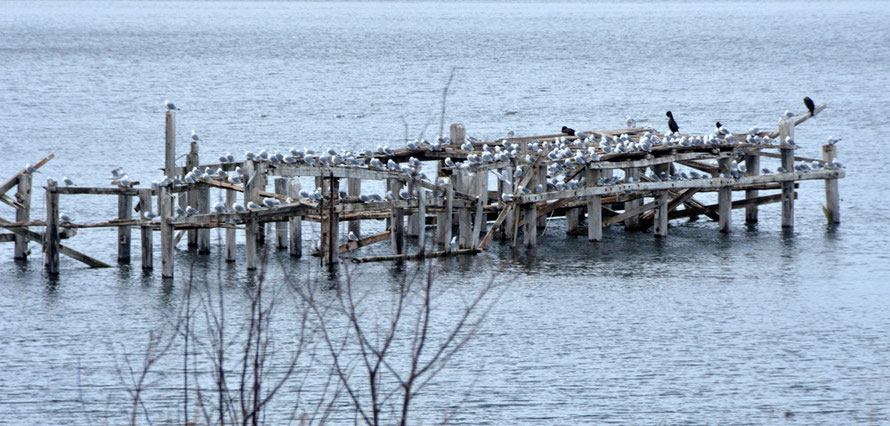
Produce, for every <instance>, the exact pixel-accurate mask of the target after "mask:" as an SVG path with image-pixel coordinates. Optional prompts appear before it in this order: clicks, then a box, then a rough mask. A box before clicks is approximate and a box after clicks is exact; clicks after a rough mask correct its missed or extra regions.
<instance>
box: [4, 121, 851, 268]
mask: <svg viewBox="0 0 890 426" xmlns="http://www.w3.org/2000/svg"><path fill="white" fill-rule="evenodd" d="M825 107H826V106H825V104H822V105H819V106H818V107H817V108H816V110H815V112H816V113H817V114H818V113H819V112H821V111H822V110H823V109H824V108H825ZM809 118H810V115H809V114H805V115H800V116H796V117H783V118H782V119H780V120H779V124H778V128H777V129H775V130H773V131H760V130H758V129H756V128H755V129H751V130H749V132H748V133H741V134H714V135H680V134H661V133H657V132H655V131H654V130H653V129H649V128H626V129H615V130H604V131H589V132H578V133H575V134H553V135H544V136H533V137H510V138H505V139H498V140H495V141H489V142H484V141H477V140H471V139H468V138H467V136H466V129H465V128H464V126H463V125H461V124H452V125H451V126H450V135H449V137H448V138H438V139H437V140H435V141H432V142H426V141H418V142H413V143H409V144H408V147H405V148H398V149H390V148H380V149H378V150H377V151H374V152H371V151H365V152H361V153H349V152H342V151H341V152H337V151H334V150H328V151H322V152H320V153H314V152H313V151H311V150H304V151H295V150H292V151H291V154H290V155H287V156H284V155H281V154H275V155H269V154H266V153H265V152H261V153H260V154H259V155H254V154H248V158H247V159H245V160H243V161H239V162H235V161H234V159H233V158H232V157H231V156H222V157H220V158H219V161H216V162H205V163H201V162H200V161H199V142H198V141H197V140H196V141H192V142H191V145H190V147H189V148H190V149H189V152H188V153H187V155H186V156H185V157H186V158H185V162H184V164H182V165H177V164H176V158H177V156H176V153H177V150H176V111H175V110H168V111H167V112H166V117H165V120H166V137H165V164H164V167H163V172H164V175H165V178H164V179H163V180H161V181H159V182H154V183H152V184H151V185H150V186H148V185H145V186H141V187H140V186H139V183H138V182H129V181H123V180H121V181H114V182H112V185H114V186H111V187H80V186H65V185H59V184H58V183H56V182H54V181H50V182H48V184H47V186H46V187H44V190H45V201H46V218H45V220H43V221H40V220H32V218H31V216H30V206H31V191H32V176H33V172H34V171H36V169H38V168H40V167H42V166H44V165H45V164H46V163H47V162H48V161H50V160H51V159H52V158H53V156H52V155H50V156H48V157H46V158H44V159H42V160H41V161H39V162H38V163H36V164H35V165H34V166H29V167H27V168H25V169H23V170H22V171H20V172H19V173H16V174H15V175H14V176H12V177H11V178H9V179H7V180H6V181H5V182H3V183H2V185H0V202H2V203H4V204H7V205H8V206H11V207H13V208H14V209H15V212H16V213H15V220H6V219H2V218H0V227H2V228H5V229H7V230H9V231H10V232H11V233H6V234H0V242H12V243H14V244H15V250H14V257H15V258H16V259H26V258H27V256H28V253H29V249H28V243H29V241H30V242H35V243H37V244H39V245H41V246H42V247H43V253H44V263H45V266H46V269H47V271H48V272H49V273H50V274H58V273H59V256H60V255H66V256H69V257H71V258H73V259H75V260H78V261H80V262H82V263H85V264H86V265H88V266H90V267H108V266H110V265H108V264H106V263H105V262H102V261H100V260H98V259H94V258H92V257H90V256H88V255H86V254H84V253H81V252H79V251H77V250H74V249H71V248H69V247H67V246H65V245H63V244H62V243H61V240H63V239H67V238H73V237H74V236H75V235H76V233H77V230H78V229H81V228H100V227H116V228H117V229H118V241H117V247H118V261H119V262H121V263H126V262H129V261H130V255H131V251H132V248H131V242H132V231H133V228H138V229H139V230H140V232H139V236H140V240H141V262H142V267H143V268H144V269H152V268H154V265H155V262H154V259H153V252H154V234H155V232H160V234H161V236H160V253H161V271H162V272H161V274H162V276H163V277H165V278H171V277H173V271H174V268H173V253H174V248H175V246H176V245H177V244H178V243H179V242H180V240H181V239H182V238H183V236H185V237H186V238H185V239H186V241H187V242H186V244H187V246H188V247H190V248H193V249H195V250H197V252H198V253H199V254H202V253H209V251H210V230H211V229H214V228H221V229H224V231H225V258H226V260H227V261H232V262H234V261H235V260H236V258H237V257H238V255H237V253H236V233H237V232H244V233H245V249H244V252H245V254H244V263H245V266H246V268H247V269H248V270H252V269H256V268H257V245H261V244H265V243H266V239H267V235H266V228H267V226H266V225H267V224H274V231H272V230H270V232H269V233H270V234H274V237H271V236H269V238H270V239H271V238H274V240H275V243H274V244H275V247H276V248H277V249H281V250H289V253H290V254H291V255H292V256H294V257H300V256H301V255H302V254H303V236H302V231H303V223H302V222H303V221H308V222H311V223H318V226H319V230H320V232H319V234H318V235H319V239H318V244H317V245H316V246H315V247H313V248H312V250H310V251H312V252H313V254H314V255H317V256H318V257H319V259H320V261H321V262H322V263H323V264H325V265H335V264H337V263H338V262H339V261H340V260H341V259H344V258H348V259H351V260H352V261H356V262H366V261H379V260H400V259H424V258H430V257H440V256H449V255H454V254H473V253H477V252H479V251H481V250H485V248H486V247H487V246H488V245H489V244H490V243H491V241H492V240H493V239H499V240H503V241H506V242H507V243H509V244H511V245H512V246H513V247H518V246H525V247H529V248H534V247H535V246H536V244H537V238H538V229H539V228H540V227H542V226H543V225H544V223H545V222H544V221H545V220H546V219H547V218H548V217H564V218H565V220H566V231H567V232H568V233H571V234H579V235H583V234H586V235H587V238H588V239H589V240H590V241H594V242H595V241H600V240H601V239H602V238H603V232H602V231H603V228H605V227H608V226H611V225H616V224H619V223H620V224H623V226H624V229H625V230H628V231H646V230H648V229H649V228H653V230H654V231H653V233H654V235H655V237H658V238H664V237H666V236H667V234H668V221H669V220H670V219H679V218H690V217H698V216H707V217H708V218H710V219H712V220H715V221H717V222H718V229H719V231H721V232H728V231H729V230H730V228H731V217H732V216H731V211H732V209H742V208H744V209H745V212H746V213H745V220H746V222H749V223H753V222H757V220H758V206H760V205H764V204H768V203H781V204H782V209H781V219H782V220H781V223H782V226H783V227H792V226H794V200H795V198H796V197H797V193H796V192H795V189H796V188H797V187H798V186H797V182H799V181H803V180H814V179H821V180H824V181H825V196H826V202H825V205H824V206H823V209H824V212H825V215H826V218H827V220H828V221H829V222H830V223H839V222H840V206H839V196H838V179H841V178H843V177H844V169H843V168H842V166H840V164H839V163H837V162H836V156H837V151H836V145H834V144H833V143H829V144H826V145H824V146H823V147H822V148H823V152H822V158H821V159H813V158H804V157H798V156H795V155H794V152H795V150H796V149H797V148H798V147H799V145H798V144H796V143H795V142H794V128H795V126H798V125H800V124H802V123H804V122H805V121H807V120H808V119H809ZM762 158H766V159H777V160H778V161H779V163H780V165H779V166H778V167H777V172H772V171H769V170H768V169H765V168H764V169H762V168H761V167H762V165H761V159H762ZM424 165H427V167H432V166H433V165H435V170H436V172H435V173H436V176H435V177H434V178H432V179H428V178H427V177H426V176H425V175H424V174H423V173H422V172H421V170H422V169H423V168H424ZM647 169H648V170H650V172H649V174H647V173H646V172H647ZM687 172H688V173H687ZM699 172H702V173H699ZM300 177H311V178H314V188H313V189H314V191H312V192H309V191H302V190H301V188H300V187H299V184H298V182H299V178H300ZM490 177H494V178H496V179H497V180H496V182H494V181H492V182H490V181H489V179H490ZM344 180H345V182H344ZM270 181H273V182H274V183H273V188H272V191H271V192H269V191H267V189H269V188H268V184H269V182H270ZM363 181H382V182H384V183H385V187H386V189H387V190H388V191H387V193H386V196H380V195H375V196H367V195H363V194H362V193H361V188H362V184H363ZM344 184H345V190H344ZM378 185H379V184H378ZM13 188H16V193H15V196H14V198H13V197H10V196H8V195H6V193H7V192H9V191H10V190H12V189H13ZM366 188H367V186H366ZM211 191H219V192H217V194H216V195H217V198H218V199H220V198H224V199H225V203H217V205H215V206H211V203H210V200H211V199H212V198H211ZM712 191H716V192H717V193H718V202H717V204H714V205H705V204H703V203H701V202H699V201H697V200H696V199H695V195H696V194H698V193H703V192H712ZM766 191H777V192H776V193H773V194H763V192H766ZM733 193H741V194H740V197H738V198H737V199H735V200H734V199H733ZM72 194H92V195H96V196H116V197H117V199H118V213H117V217H116V218H114V219H111V220H106V221H103V222H93V223H72V222H67V221H62V220H63V219H64V216H62V217H60V213H59V202H60V196H67V195H72ZM223 195H224V197H223ZM239 198H240V200H241V202H240V203H239V202H238V200H239ZM134 199H135V204H134ZM153 206H157V207H156V209H157V210H156V211H157V213H155V212H154V211H153V208H154V207H153ZM134 214H135V217H134ZM585 217H586V230H585V229H584V228H585V225H584V224H583V220H584V218H585ZM406 219H407V224H406ZM368 220H375V221H386V227H385V231H384V232H379V233H374V234H370V235H364V234H363V233H362V226H361V223H362V221H368ZM341 222H346V227H345V228H341V226H340V223H341ZM428 226H434V227H435V230H434V232H431V233H430V235H431V240H432V241H426V238H427V232H426V228H427V227H428ZM30 228H42V229H43V230H44V232H36V231H33V230H31V229H30ZM453 233H454V236H452V234H453ZM409 237H410V238H416V240H417V244H416V247H417V250H416V251H414V252H412V253H408V252H407V249H406V244H405V240H406V238H409ZM520 238H521V240H520ZM387 240H388V241H389V242H390V245H391V252H392V254H391V255H387V256H374V257H358V256H354V255H353V253H354V252H355V251H356V250H358V249H360V248H362V247H365V246H368V245H371V244H376V243H381V242H385V241H387Z"/></svg>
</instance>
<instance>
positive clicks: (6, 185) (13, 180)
mask: <svg viewBox="0 0 890 426" xmlns="http://www.w3.org/2000/svg"><path fill="white" fill-rule="evenodd" d="M55 156H56V155H55V154H50V155H47V156H46V157H44V158H43V159H41V160H40V161H38V162H37V164H34V165H33V166H31V167H33V168H34V170H37V169H39V168H41V167H43V165H44V164H46V163H48V162H49V160H52V159H53V158H55ZM25 174H31V173H28V170H27V169H21V170H19V171H18V173H16V174H14V175H12V177H10V178H9V179H6V180H5V181H4V182H3V183H0V194H6V192H7V191H9V190H10V189H12V187H13V186H15V185H16V184H17V183H18V181H19V177H20V176H22V175H25Z"/></svg>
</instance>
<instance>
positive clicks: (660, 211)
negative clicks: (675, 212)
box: [654, 191, 669, 238]
mask: <svg viewBox="0 0 890 426" xmlns="http://www.w3.org/2000/svg"><path fill="white" fill-rule="evenodd" d="M655 201H656V203H657V206H656V208H655V232H654V234H655V236H656V237H658V238H664V237H667V234H668V214H669V212H668V207H669V203H668V191H661V192H659V194H658V197H656V199H655Z"/></svg>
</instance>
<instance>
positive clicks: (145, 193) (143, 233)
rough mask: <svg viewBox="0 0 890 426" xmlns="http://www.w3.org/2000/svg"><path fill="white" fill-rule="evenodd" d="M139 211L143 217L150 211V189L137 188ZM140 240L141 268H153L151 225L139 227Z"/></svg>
mask: <svg viewBox="0 0 890 426" xmlns="http://www.w3.org/2000/svg"><path fill="white" fill-rule="evenodd" d="M139 211H140V213H141V214H140V216H142V218H143V219H145V215H146V214H147V213H150V212H151V190H150V189H140V190H139ZM139 233H140V237H141V238H140V240H141V242H142V244H141V246H142V250H141V252H142V269H144V270H151V269H153V268H154V264H153V263H154V239H153V236H154V235H153V233H152V230H151V225H142V226H141V227H140V229H139Z"/></svg>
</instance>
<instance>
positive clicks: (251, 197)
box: [243, 160, 260, 271]
mask: <svg viewBox="0 0 890 426" xmlns="http://www.w3.org/2000/svg"><path fill="white" fill-rule="evenodd" d="M258 165H259V164H258V163H256V162H254V161H252V160H246V161H244V166H243V170H244V175H245V176H246V177H247V179H248V180H247V184H246V185H245V186H244V205H245V206H247V203H249V202H251V201H253V202H257V201H259V193H260V189H259V187H258V186H257V179H258V176H259V170H257V169H258V167H256V166H258ZM257 225H258V224H257V220H256V216H254V215H253V214H250V215H248V216H247V221H246V224H245V227H244V237H245V239H246V241H245V244H244V246H245V251H246V253H245V255H246V256H245V257H246V258H247V270H248V271H253V270H256V246H257V228H258V226H257Z"/></svg>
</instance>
